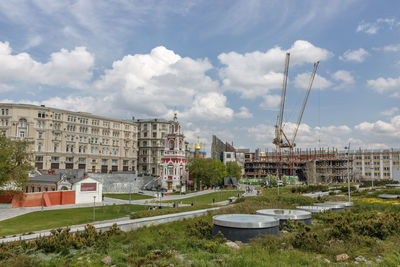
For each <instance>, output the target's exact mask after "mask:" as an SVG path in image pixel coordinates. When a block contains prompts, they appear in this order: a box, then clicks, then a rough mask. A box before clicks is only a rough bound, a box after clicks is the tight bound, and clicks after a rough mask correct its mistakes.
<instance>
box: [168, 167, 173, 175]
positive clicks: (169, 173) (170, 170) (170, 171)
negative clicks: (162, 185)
mask: <svg viewBox="0 0 400 267" xmlns="http://www.w3.org/2000/svg"><path fill="white" fill-rule="evenodd" d="M168 175H169V176H172V175H174V169H173V168H168Z"/></svg>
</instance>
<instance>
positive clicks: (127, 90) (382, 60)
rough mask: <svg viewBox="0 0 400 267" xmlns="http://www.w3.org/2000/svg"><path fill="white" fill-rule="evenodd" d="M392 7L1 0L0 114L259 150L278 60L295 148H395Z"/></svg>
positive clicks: (399, 60)
mask: <svg viewBox="0 0 400 267" xmlns="http://www.w3.org/2000/svg"><path fill="white" fill-rule="evenodd" d="M399 10H400V2H399V1H397V0H388V1H372V0H331V1H323V0H320V1H317V0H315V1H312V0H304V1H296V0H292V1H285V0H276V1H274V0H269V1H263V0H245V1H233V0H225V1H224V0H221V1H214V0H209V1H206V0H204V1H202V0H194V1H189V0H188V1H162V0H160V1H152V0H143V1H129V0H126V1H123V0H112V1H111V0H104V1H103V0H74V1H72V0H69V1H68V0H62V1H61V0H59V1H55V0H30V1H24V0H18V1H17V0H15V1H13V0H8V1H0V103H4V102H11V103H28V104H37V105H40V104H44V105H46V106H49V107H57V108H62V109H67V110H73V111H85V112H91V113H93V114H95V115H101V116H106V117H111V118H118V119H131V118H132V117H135V118H142V119H144V118H164V119H172V117H173V111H174V109H175V108H176V110H177V112H178V119H179V121H180V122H181V125H182V129H183V131H184V133H185V136H186V140H187V141H189V142H194V141H195V140H196V139H197V137H199V138H200V140H201V142H203V143H205V146H206V150H207V151H210V146H211V141H212V135H213V134H215V135H217V136H218V137H219V138H220V139H222V140H224V141H228V142H229V143H233V145H234V146H235V147H237V148H250V149H251V150H254V149H255V148H260V149H262V150H267V149H268V150H271V149H273V147H274V145H273V144H272V140H273V138H274V125H275V123H276V119H277V116H278V113H279V106H280V97H281V90H282V80H283V69H284V62H285V54H286V53H287V52H290V55H291V57H290V65H289V75H288V85H287V97H286V103H285V110H284V118H283V122H284V123H283V129H284V131H285V133H286V134H287V135H288V136H289V137H290V138H291V137H292V135H293V130H294V129H295V127H296V123H297V118H298V116H299V113H300V109H301V105H302V102H303V98H304V96H305V93H306V91H307V90H306V88H307V85H308V82H309V79H310V76H311V72H312V70H313V64H314V62H316V61H320V63H319V67H318V70H317V75H316V78H315V80H314V84H313V87H312V90H311V93H310V97H309V99H308V102H307V106H306V108H305V112H304V116H303V120H302V122H301V125H300V128H299V132H298V134H297V138H296V145H297V147H298V148H319V147H323V148H328V147H330V148H332V147H334V148H337V149H339V150H342V149H344V147H345V146H346V145H348V144H349V143H350V145H351V148H352V149H358V148H362V149H386V148H399V141H400V107H399V101H400V13H399Z"/></svg>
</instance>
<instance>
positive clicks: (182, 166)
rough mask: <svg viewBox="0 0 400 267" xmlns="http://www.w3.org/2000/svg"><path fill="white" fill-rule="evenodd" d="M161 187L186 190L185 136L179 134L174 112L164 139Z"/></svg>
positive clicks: (169, 189) (179, 128)
mask: <svg viewBox="0 0 400 267" xmlns="http://www.w3.org/2000/svg"><path fill="white" fill-rule="evenodd" d="M162 164H163V165H162V175H161V178H162V179H161V182H162V185H161V186H162V187H163V188H165V189H167V190H168V191H169V192H170V191H176V190H181V189H183V190H182V191H184V190H185V189H186V183H187V177H188V176H187V173H186V155H185V136H184V135H183V133H182V132H181V126H180V125H179V122H178V118H177V116H176V112H175V113H174V120H173V122H172V125H171V127H170V132H169V133H168V135H167V137H166V142H165V150H164V155H163V157H162Z"/></svg>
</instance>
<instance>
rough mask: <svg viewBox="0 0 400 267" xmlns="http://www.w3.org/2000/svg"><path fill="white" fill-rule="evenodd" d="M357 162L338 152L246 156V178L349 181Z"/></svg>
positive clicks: (304, 151) (312, 150)
mask: <svg viewBox="0 0 400 267" xmlns="http://www.w3.org/2000/svg"><path fill="white" fill-rule="evenodd" d="M352 164H353V159H352V157H351V156H350V157H349V158H348V156H347V154H346V153H339V152H338V151H337V150H335V149H318V150H317V149H306V150H301V149H295V150H294V151H291V152H280V153H279V152H276V151H273V152H259V151H256V152H255V153H248V154H246V156H245V164H244V175H243V178H253V179H254V178H256V179H257V178H258V179H267V177H268V175H274V176H279V177H282V176H283V175H287V176H292V175H296V176H298V178H299V180H300V181H303V182H306V183H308V184H318V183H336V182H344V181H347V177H348V174H349V176H350V179H351V180H353V179H354V177H353V176H354V175H353V167H352Z"/></svg>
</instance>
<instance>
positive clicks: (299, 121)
mask: <svg viewBox="0 0 400 267" xmlns="http://www.w3.org/2000/svg"><path fill="white" fill-rule="evenodd" d="M318 65H319V61H317V62H315V63H314V70H313V72H312V74H311V78H310V82H309V83H308V88H307V93H306V96H305V97H304V101H303V106H302V107H301V110H300V115H299V118H298V120H297V124H296V129H295V130H294V134H293V139H292V146H295V143H294V141H295V139H296V136H297V131H298V130H299V127H300V123H301V119H302V118H303V113H304V109H305V108H306V105H307V101H308V96H309V95H310V91H311V87H312V84H313V82H314V78H315V74H316V72H317V69H318Z"/></svg>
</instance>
